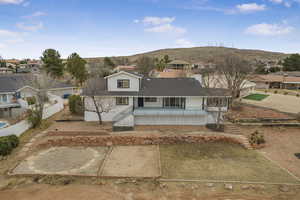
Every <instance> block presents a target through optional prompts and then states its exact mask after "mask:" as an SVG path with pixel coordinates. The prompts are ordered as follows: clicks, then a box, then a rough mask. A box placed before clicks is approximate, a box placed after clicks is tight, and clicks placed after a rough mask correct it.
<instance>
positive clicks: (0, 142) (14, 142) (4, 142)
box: [0, 135, 19, 156]
mask: <svg viewBox="0 0 300 200" xmlns="http://www.w3.org/2000/svg"><path fill="white" fill-rule="evenodd" d="M18 145H19V138H18V137H17V136H15V135H10V136H4V137H0V155H1V156H7V155H9V154H10V153H11V152H12V150H13V149H14V148H16V147H17V146H18Z"/></svg>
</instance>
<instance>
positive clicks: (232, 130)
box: [225, 123, 253, 149]
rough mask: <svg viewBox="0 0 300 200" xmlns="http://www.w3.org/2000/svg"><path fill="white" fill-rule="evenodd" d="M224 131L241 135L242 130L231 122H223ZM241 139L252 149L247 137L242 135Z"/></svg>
mask: <svg viewBox="0 0 300 200" xmlns="http://www.w3.org/2000/svg"><path fill="white" fill-rule="evenodd" d="M225 133H229V134H234V135H243V134H242V130H241V129H240V128H239V127H238V126H237V125H235V124H231V123H228V124H225ZM241 139H242V141H243V143H244V144H245V146H246V147H247V148H248V149H253V148H252V146H251V144H250V143H249V140H248V138H247V137H243V138H241Z"/></svg>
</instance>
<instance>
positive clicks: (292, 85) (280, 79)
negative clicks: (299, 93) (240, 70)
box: [250, 74, 300, 89]
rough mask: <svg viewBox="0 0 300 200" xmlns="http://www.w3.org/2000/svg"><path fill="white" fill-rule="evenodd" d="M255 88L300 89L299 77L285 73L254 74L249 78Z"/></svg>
mask: <svg viewBox="0 0 300 200" xmlns="http://www.w3.org/2000/svg"><path fill="white" fill-rule="evenodd" d="M250 80H251V82H254V83H256V88H257V89H273V88H274V89H300V77H297V76H287V75H272V74H268V75H254V76H252V77H251V78H250Z"/></svg>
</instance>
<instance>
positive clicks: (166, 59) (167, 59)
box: [164, 55, 171, 64]
mask: <svg viewBox="0 0 300 200" xmlns="http://www.w3.org/2000/svg"><path fill="white" fill-rule="evenodd" d="M164 61H165V63H166V64H168V63H170V62H171V60H170V58H169V55H165V56H164Z"/></svg>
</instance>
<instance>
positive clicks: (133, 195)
mask: <svg viewBox="0 0 300 200" xmlns="http://www.w3.org/2000/svg"><path fill="white" fill-rule="evenodd" d="M276 190H277V192H274V191H276ZM299 197H300V196H299V189H298V190H293V191H290V192H287V193H280V192H278V189H274V188H268V189H264V190H261V189H260V190H247V191H245V190H240V189H237V188H235V189H234V190H233V191H228V190H227V191H226V190H225V189H224V186H223V185H220V186H216V187H211V188H209V187H207V186H205V185H198V186H197V185H182V184H180V183H174V184H168V185H167V187H166V188H163V189H162V188H160V187H157V186H155V185H154V184H141V185H132V184H130V185H127V184H125V185H111V184H107V185H102V186H99V185H69V186H49V185H31V186H27V187H23V188H19V189H12V190H5V191H0V199H3V200H4V199H5V200H53V199H55V200H108V199H109V200H136V199H137V200H152V199H157V200H167V199H173V200H179V199H180V200H181V199H186V200H192V199H199V200H226V199H230V200H297V199H299Z"/></svg>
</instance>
